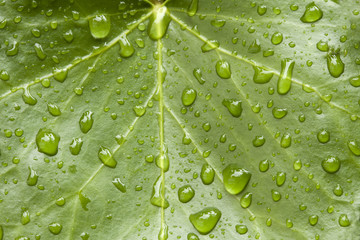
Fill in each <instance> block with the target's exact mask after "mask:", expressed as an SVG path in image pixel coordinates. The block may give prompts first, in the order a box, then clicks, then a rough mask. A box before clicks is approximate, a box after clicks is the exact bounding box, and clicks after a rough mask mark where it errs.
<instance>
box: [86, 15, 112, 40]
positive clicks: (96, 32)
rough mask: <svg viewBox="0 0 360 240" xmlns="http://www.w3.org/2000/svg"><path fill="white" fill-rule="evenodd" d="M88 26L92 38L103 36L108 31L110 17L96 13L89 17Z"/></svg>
mask: <svg viewBox="0 0 360 240" xmlns="http://www.w3.org/2000/svg"><path fill="white" fill-rule="evenodd" d="M89 27H90V32H91V35H92V36H93V37H94V38H96V39H100V38H105V37H106V36H107V35H108V34H109V33H110V28H111V21H110V18H109V17H108V16H106V15H96V16H95V17H92V18H90V19H89Z"/></svg>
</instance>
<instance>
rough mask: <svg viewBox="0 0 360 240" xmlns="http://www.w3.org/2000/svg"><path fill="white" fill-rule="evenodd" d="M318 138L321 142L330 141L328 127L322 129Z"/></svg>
mask: <svg viewBox="0 0 360 240" xmlns="http://www.w3.org/2000/svg"><path fill="white" fill-rule="evenodd" d="M317 139H318V141H319V142H321V143H327V142H328V141H330V132H328V131H327V130H326V129H322V130H321V131H320V132H318V134H317Z"/></svg>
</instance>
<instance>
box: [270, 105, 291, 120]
mask: <svg viewBox="0 0 360 240" xmlns="http://www.w3.org/2000/svg"><path fill="white" fill-rule="evenodd" d="M287 113H288V111H287V109H286V108H277V107H274V108H273V110H272V114H273V116H274V117H275V118H277V119H281V118H283V117H285V116H286V115H287Z"/></svg>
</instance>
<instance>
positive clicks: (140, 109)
mask: <svg viewBox="0 0 360 240" xmlns="http://www.w3.org/2000/svg"><path fill="white" fill-rule="evenodd" d="M133 110H134V113H135V115H136V116H137V117H142V116H143V115H144V114H145V112H146V108H145V107H143V106H135V107H134V108H133Z"/></svg>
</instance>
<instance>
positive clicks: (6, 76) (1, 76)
mask: <svg viewBox="0 0 360 240" xmlns="http://www.w3.org/2000/svg"><path fill="white" fill-rule="evenodd" d="M0 79H1V80H3V81H9V79H10V74H9V73H8V72H7V71H6V70H4V69H3V70H1V71H0Z"/></svg>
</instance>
